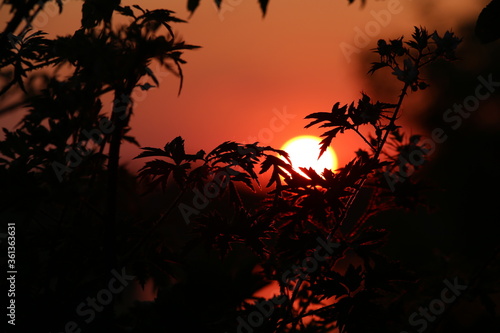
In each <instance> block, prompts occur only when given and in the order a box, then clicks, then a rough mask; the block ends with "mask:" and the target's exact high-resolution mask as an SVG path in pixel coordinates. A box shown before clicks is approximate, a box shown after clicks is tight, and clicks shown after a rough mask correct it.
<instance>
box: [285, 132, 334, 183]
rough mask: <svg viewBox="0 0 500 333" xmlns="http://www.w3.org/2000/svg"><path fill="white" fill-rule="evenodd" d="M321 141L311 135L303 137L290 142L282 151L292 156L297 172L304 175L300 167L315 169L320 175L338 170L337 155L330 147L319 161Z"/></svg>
mask: <svg viewBox="0 0 500 333" xmlns="http://www.w3.org/2000/svg"><path fill="white" fill-rule="evenodd" d="M320 142H321V139H320V138H318V137H316V136H311V135H301V136H297V137H295V138H293V139H290V140H288V141H287V142H286V143H285V144H284V145H283V147H282V148H281V149H282V150H284V151H286V152H287V153H288V154H289V155H290V160H291V161H292V165H293V166H294V168H295V170H297V171H298V172H300V173H301V174H304V173H303V172H301V171H300V170H299V167H304V168H313V169H314V170H315V171H316V172H317V173H318V174H321V173H322V172H323V170H324V169H325V168H326V169H330V170H336V169H337V168H338V160H337V154H335V151H334V150H333V148H331V147H328V148H327V150H326V151H325V153H324V154H323V155H322V156H321V158H320V159H318V156H319V151H320V146H319V144H320Z"/></svg>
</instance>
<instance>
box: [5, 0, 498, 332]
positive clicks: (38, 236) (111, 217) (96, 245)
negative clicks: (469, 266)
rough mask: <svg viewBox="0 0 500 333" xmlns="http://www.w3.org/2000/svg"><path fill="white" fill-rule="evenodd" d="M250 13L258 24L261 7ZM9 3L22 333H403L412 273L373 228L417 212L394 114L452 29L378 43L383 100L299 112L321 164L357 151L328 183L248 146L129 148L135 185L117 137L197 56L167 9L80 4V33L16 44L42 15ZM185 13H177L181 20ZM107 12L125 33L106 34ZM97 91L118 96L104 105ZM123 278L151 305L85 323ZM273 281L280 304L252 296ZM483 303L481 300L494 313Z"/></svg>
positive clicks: (419, 150)
mask: <svg viewBox="0 0 500 333" xmlns="http://www.w3.org/2000/svg"><path fill="white" fill-rule="evenodd" d="M349 2H350V3H352V2H353V1H352V0H351V1H349ZM58 3H59V5H60V6H62V3H61V2H58ZM259 3H260V5H261V8H262V11H263V13H264V14H265V11H266V8H267V3H268V1H259ZM362 3H364V1H362ZM11 4H12V9H13V10H12V15H13V19H12V20H13V21H11V22H14V23H12V24H9V25H8V27H7V29H6V31H5V32H4V33H3V34H2V37H1V41H2V43H3V46H5V47H4V50H5V52H3V53H2V54H1V58H0V69H2V70H3V71H10V72H9V74H6V75H5V77H7V78H8V79H7V81H6V83H5V84H4V85H3V88H2V90H1V94H6V93H7V91H9V90H11V89H15V87H16V86H19V87H20V88H21V90H23V91H24V92H25V93H26V94H27V95H26V96H27V98H26V101H25V103H24V104H23V105H24V106H26V107H27V108H28V110H27V113H26V115H25V117H24V118H23V119H22V121H21V123H20V126H19V127H18V128H17V129H14V130H8V129H3V130H4V133H5V138H4V139H3V140H2V141H0V182H1V183H0V209H1V214H2V215H3V217H5V219H9V220H10V219H15V221H17V222H16V223H17V225H18V230H17V234H18V237H19V240H20V242H19V244H20V245H19V257H20V258H22V259H23V260H19V262H20V264H19V265H21V267H20V268H19V271H21V272H23V277H22V279H20V281H19V290H22V293H21V292H20V296H19V298H20V299H22V301H23V304H25V305H24V307H23V308H20V310H22V312H20V313H19V317H18V323H19V326H21V327H22V328H23V329H25V331H33V330H35V329H36V330H38V331H61V330H65V329H66V330H67V324H68V322H71V321H74V322H75V325H77V328H78V329H81V330H82V331H89V332H165V331H169V332H228V331H231V332H236V331H241V330H243V329H245V330H247V331H250V330H252V331H253V332H316V333H319V332H325V333H326V332H331V331H332V330H333V329H338V331H339V332H345V333H356V332H363V333H366V332H392V331H400V330H402V329H406V326H407V324H406V322H407V318H408V316H407V314H406V310H408V308H409V307H410V306H411V307H413V306H414V301H413V300H411V299H408V298H407V297H405V294H406V293H407V292H408V291H410V290H415V289H416V288H417V287H416V283H415V282H417V277H416V276H415V274H413V273H412V272H408V271H407V270H406V269H404V268H403V267H401V265H400V263H398V262H397V261H395V260H393V259H391V258H390V257H388V256H387V255H385V254H384V252H383V247H384V246H385V244H386V240H387V238H388V237H390V232H389V230H388V229H387V228H381V227H374V226H373V225H371V224H370V223H368V222H369V221H370V220H371V219H373V218H376V217H378V218H380V216H382V217H383V216H384V214H386V213H388V212H391V211H393V210H395V209H401V208H403V209H406V210H408V211H416V210H417V209H419V208H420V206H423V205H425V201H423V200H422V192H423V191H424V190H426V189H427V185H426V184H424V183H423V182H420V181H416V180H414V179H413V177H412V174H413V173H414V172H415V171H416V170H417V169H419V168H420V167H421V166H422V165H423V163H424V162H425V161H426V159H427V153H428V151H429V147H427V146H426V144H425V142H424V141H423V140H422V137H421V136H419V135H411V136H408V135H406V134H405V133H403V131H402V130H401V127H400V125H399V123H398V119H399V117H400V115H401V110H402V105H403V102H404V100H405V98H406V96H407V95H408V94H410V93H412V92H419V91H421V90H424V89H425V88H426V87H427V86H428V83H426V82H425V81H424V80H423V79H422V75H421V73H422V69H423V67H424V66H426V65H429V64H432V63H435V62H438V61H452V60H455V59H456V56H455V50H456V48H457V46H458V44H459V43H460V42H461V40H460V39H459V38H457V37H456V36H455V35H454V34H453V33H451V32H445V33H444V35H442V36H441V35H439V34H438V33H437V32H434V33H432V34H429V33H428V31H427V30H426V29H424V28H418V27H415V30H414V33H413V34H412V36H411V38H410V39H408V40H407V39H405V38H404V37H401V38H397V39H391V40H388V41H386V40H379V41H378V43H377V47H376V48H375V49H374V51H375V53H376V54H378V56H379V58H380V59H379V61H377V62H374V63H372V66H371V69H370V70H369V73H371V74H374V73H375V72H378V71H379V70H385V69H388V70H390V71H391V73H392V74H393V76H394V77H395V79H396V80H398V81H400V82H401V85H402V88H401V91H400V94H399V96H396V100H395V101H391V102H380V101H376V102H375V100H374V99H373V98H372V97H370V96H369V95H368V94H366V93H362V94H361V98H360V99H359V100H358V101H353V102H352V103H350V104H346V105H342V106H341V104H340V103H339V102H336V103H335V104H334V105H333V107H332V108H331V111H329V112H315V113H312V114H309V115H307V116H306V117H305V118H306V119H308V120H309V123H308V124H307V125H305V127H306V128H309V127H312V126H316V125H317V126H319V127H320V128H324V129H325V130H326V131H325V132H324V133H323V134H322V137H323V140H322V142H321V145H320V155H321V154H322V153H323V152H324V151H325V150H326V148H327V147H328V146H329V145H330V144H331V143H332V141H333V140H334V139H335V137H336V136H338V135H340V134H342V133H344V132H346V131H353V132H355V133H356V134H357V135H359V136H360V138H361V139H362V140H363V142H364V143H365V144H366V146H367V149H359V150H358V151H357V153H356V157H355V158H354V159H352V160H351V161H350V162H348V163H347V164H346V165H344V166H343V167H342V168H340V169H339V170H329V169H325V170H324V171H323V172H319V173H318V172H317V171H315V170H313V169H311V168H309V169H307V168H301V171H302V172H303V174H302V173H299V172H298V171H297V170H295V169H294V168H293V165H291V162H290V160H289V158H288V155H287V153H286V152H284V151H282V150H279V149H275V148H273V147H270V146H262V145H260V144H259V143H258V142H255V143H251V144H241V143H237V142H233V141H226V142H223V143H221V144H220V145H218V146H217V147H215V148H213V149H212V150H210V151H208V153H207V152H205V151H204V150H198V151H195V152H186V149H185V146H184V140H183V139H182V137H176V138H174V139H173V140H171V141H169V142H167V143H166V144H165V145H164V146H163V148H156V147H143V148H141V150H142V152H140V153H138V155H137V157H136V159H148V160H147V161H146V162H145V163H144V166H143V167H142V168H141V169H140V170H139V172H138V175H137V177H134V176H132V175H130V174H129V173H128V172H127V171H126V170H124V169H123V168H121V167H120V165H119V155H120V147H121V145H122V143H123V142H125V141H128V142H130V143H133V144H135V145H137V146H140V145H139V144H138V142H137V141H136V140H135V138H133V137H132V136H130V135H129V134H128V133H129V131H130V129H131V127H130V119H131V116H132V115H133V112H134V101H133V98H132V92H133V91H134V89H142V90H148V89H151V88H153V87H156V86H158V85H159V83H160V82H159V81H158V79H157V78H156V76H155V73H154V72H153V71H152V70H151V69H150V64H151V62H152V61H157V62H158V63H160V64H161V65H162V66H163V67H165V68H166V69H168V70H169V71H170V72H172V73H174V74H175V75H177V76H178V77H179V78H180V82H181V84H180V88H181V87H182V80H183V73H182V66H183V65H184V64H185V61H184V60H183V58H182V55H183V52H184V51H186V50H193V49H196V48H197V46H194V45H190V44H186V43H185V42H183V41H180V40H178V39H177V36H176V35H175V34H174V32H173V29H172V27H171V24H174V23H182V22H184V21H183V20H181V19H178V18H177V17H176V16H175V15H174V13H173V12H172V11H169V10H164V9H157V10H151V11H150V10H147V9H143V8H142V7H140V6H138V5H134V6H131V7H130V6H121V5H120V1H106V2H100V1H85V2H84V3H83V5H82V21H81V22H82V27H81V28H80V29H79V30H77V31H76V32H75V33H74V34H73V35H71V36H65V37H58V38H56V39H53V40H51V39H47V38H46V35H45V34H44V33H43V32H39V31H37V32H32V31H31V30H30V29H29V28H24V29H21V33H19V34H17V35H15V34H14V32H15V31H16V29H17V28H18V27H19V22H18V23H16V22H17V21H15V20H14V19H15V18H16V17H17V16H18V15H19V14H18V13H24V14H23V15H26V13H27V11H28V12H30V13H31V9H33V8H34V7H36V6H41V5H43V3H42V2H39V3H36V4H35V3H31V2H27V3H25V2H22V3H20V4H18V5H16V4H13V3H11ZM198 4H199V1H188V8H189V10H190V11H194V10H195V9H196V7H197V6H198ZM216 4H217V5H221V1H216ZM28 9H29V10H28ZM113 15H121V16H123V17H125V18H126V19H128V21H127V23H125V24H124V25H123V26H119V27H115V26H113V25H112V24H111V21H112V18H113ZM49 66H50V67H49ZM62 66H67V68H70V70H71V73H70V74H71V75H70V76H69V77H68V78H65V79H61V78H58V77H57V76H56V75H51V76H50V79H49V80H48V81H47V82H46V86H44V88H43V89H42V90H41V91H40V93H38V94H33V95H29V94H28V90H29V89H26V80H28V78H29V76H30V75H31V72H32V71H34V70H35V69H38V68H42V67H46V68H51V69H52V70H54V71H57V70H60V69H61V68H62ZM179 92H180V89H179ZM1 94H0V95H1ZM104 96H110V97H112V99H113V104H112V106H111V107H110V108H108V109H107V108H106V106H105V105H104V104H103V102H102V100H103V98H104ZM108 114H110V116H107V115H108ZM416 156H418V157H419V159H418V163H415V157H416ZM263 174H267V175H268V176H269V181H268V182H267V184H265V185H261V184H260V181H261V179H262V178H261V175H263ZM137 179H138V180H140V181H141V183H139V182H136V180H137ZM142 184H145V186H143V185H142ZM157 188H159V189H161V191H156V189H157ZM258 189H261V190H264V191H266V192H267V193H265V194H264V195H263V196H262V197H259V198H258V200H256V199H254V198H252V196H251V195H249V194H248V193H247V191H250V192H252V191H253V192H256V191H257V190H258ZM367 193H368V196H369V197H370V200H363V196H364V195H366V194H367ZM255 201H257V202H255ZM153 203H154V204H153ZM353 216H354V220H355V221H354V223H351V224H349V223H347V222H348V221H349V219H350V218H351V219H352V218H353ZM2 222H3V221H2ZM28 259H29V260H28ZM492 259H495V256H493V258H492ZM124 271H126V272H128V274H133V277H132V278H130V280H131V281H132V280H133V281H134V283H137V285H139V286H142V288H143V289H144V288H145V286H146V285H147V284H148V283H151V282H152V283H153V284H154V285H155V287H157V290H156V292H155V293H154V301H150V302H139V301H137V300H136V299H133V297H132V300H133V301H136V302H135V303H134V305H133V306H129V307H127V306H126V303H127V300H126V299H125V298H126V297H125V296H123V295H120V293H121V292H117V293H115V295H114V298H112V300H110V302H108V304H106V305H105V306H102V307H101V310H98V309H99V308H95V307H94V308H93V309H94V310H95V311H93V312H92V311H91V307H90V305H89V303H87V304H86V303H85V302H89V301H88V300H89V298H91V297H94V296H95V295H97V296H95V297H97V298H98V299H99V297H100V296H99V295H101V296H102V295H103V293H102V291H103V290H106V288H108V289H111V286H112V285H111V284H110V281H116V275H115V274H117V273H116V272H124ZM123 276H127V275H126V274H123ZM112 278H114V279H115V280H111V279H112ZM122 279H124V278H123V277H122ZM475 279H476V280H477V279H478V278H477V277H475ZM131 281H130V284H132V282H131ZM474 281H475V280H474ZM122 282H123V281H122ZM270 284H274V285H275V286H277V289H276V290H279V295H276V294H275V295H273V296H271V297H269V298H267V299H266V298H262V297H255V296H254V295H255V293H256V292H257V291H258V290H259V289H261V288H262V287H264V286H267V285H270ZM125 286H126V285H125ZM471 286H472V285H471ZM113 288H116V286H113ZM130 289H132V286H129V287H128V290H130ZM113 293H114V292H113ZM493 293H494V290H491V291H490V290H488V291H482V292H481V293H480V295H481V296H480V297H481V302H482V304H483V305H484V307H485V308H486V310H487V311H488V312H489V313H490V314H492V313H494V310H495V304H494V301H493V300H492V298H491V296H490V294H493ZM91 300H92V299H91ZM82 304H83V307H82ZM94 304H95V298H94ZM86 305H87V308H85V306H86ZM120 306H122V307H126V309H125V310H123V309H122V310H120ZM83 309H86V311H82V310H83ZM75 311H76V314H77V315H78V317H76V316H75ZM48 318H49V319H48ZM256 318H257V319H256ZM249 323H250V324H249ZM449 327H453V326H452V325H450V326H446V327H445V328H444V329H445V330H446V329H448V328H449Z"/></svg>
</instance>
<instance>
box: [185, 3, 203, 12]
mask: <svg viewBox="0 0 500 333" xmlns="http://www.w3.org/2000/svg"><path fill="white" fill-rule="evenodd" d="M199 5H200V0H188V3H187V9H188V10H189V11H190V12H192V13H193V12H194V11H195V10H196V8H198V6H199Z"/></svg>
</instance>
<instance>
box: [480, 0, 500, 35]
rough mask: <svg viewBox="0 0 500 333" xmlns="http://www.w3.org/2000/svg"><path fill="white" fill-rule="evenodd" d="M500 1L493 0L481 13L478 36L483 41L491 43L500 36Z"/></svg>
mask: <svg viewBox="0 0 500 333" xmlns="http://www.w3.org/2000/svg"><path fill="white" fill-rule="evenodd" d="M499 18H500V1H498V0H492V1H491V2H490V3H489V4H488V5H487V6H486V7H485V8H484V9H483V10H482V11H481V13H480V14H479V17H478V18H477V22H476V30H475V33H476V36H477V38H478V39H479V40H480V41H481V43H484V44H486V43H491V42H493V41H495V40H497V39H498V38H500V23H499Z"/></svg>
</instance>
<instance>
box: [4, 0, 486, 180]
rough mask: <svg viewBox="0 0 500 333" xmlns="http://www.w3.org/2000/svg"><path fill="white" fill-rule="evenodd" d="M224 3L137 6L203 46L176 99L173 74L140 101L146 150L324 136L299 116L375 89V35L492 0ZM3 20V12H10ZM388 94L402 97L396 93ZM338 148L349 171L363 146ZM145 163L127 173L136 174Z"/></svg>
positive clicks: (444, 19) (453, 23) (53, 23)
mask: <svg viewBox="0 0 500 333" xmlns="http://www.w3.org/2000/svg"><path fill="white" fill-rule="evenodd" d="M138 2H139V1H122V4H123V5H131V4H134V3H138ZM224 2H225V3H226V5H225V6H223V9H222V11H217V9H216V7H215V5H214V3H213V1H212V0H203V1H201V5H200V7H199V8H198V9H197V11H196V12H195V14H194V15H193V16H192V17H191V18H189V13H188V12H187V10H186V0H175V1H174V0H171V1H165V0H163V1H159V0H147V1H140V5H141V6H142V7H143V8H148V9H154V8H166V9H171V10H174V11H175V12H176V13H177V16H178V17H180V18H183V19H186V20H188V21H189V23H187V24H177V25H175V27H174V28H175V31H176V32H177V33H178V34H179V35H180V36H182V38H183V39H184V40H186V41H187V42H188V43H191V44H196V45H200V46H202V47H203V48H202V49H199V50H195V51H188V52H186V54H185V56H184V58H185V60H187V62H188V63H187V64H186V65H185V66H184V67H183V68H184V74H185V82H184V88H183V91H182V94H181V95H180V96H179V97H178V96H177V90H178V83H179V81H178V79H177V78H175V77H174V76H172V75H169V76H165V77H164V78H163V80H162V81H161V86H160V88H159V89H150V90H149V91H147V92H140V93H141V94H140V95H139V94H137V95H136V96H135V97H136V98H135V99H136V103H135V105H136V106H135V116H134V117H133V118H132V121H131V127H132V128H133V132H132V134H133V135H135V136H136V138H137V140H138V141H139V142H140V144H141V145H142V146H163V145H164V144H165V143H166V142H167V141H170V140H172V139H173V138H175V137H176V136H179V135H180V136H182V137H183V138H184V139H185V140H186V146H187V148H188V150H192V151H195V150H196V151H197V150H199V149H204V150H205V151H208V150H210V149H212V148H213V147H215V146H216V145H217V144H219V143H221V142H223V141H226V140H235V141H239V142H250V141H253V140H258V141H261V143H262V144H263V145H271V146H273V147H276V148H280V147H281V145H282V144H283V143H285V142H286V141H287V140H288V139H290V138H291V137H294V136H297V135H302V134H310V135H317V134H320V133H321V131H319V130H317V129H308V130H304V129H303V127H304V126H305V125H306V124H307V122H306V121H305V120H304V119H303V118H304V117H305V116H306V115H307V114H309V113H312V112H318V111H329V110H330V109H331V106H332V105H333V104H334V103H335V102H337V101H339V102H341V103H350V102H351V101H353V100H357V99H358V98H359V97H360V92H361V91H365V92H368V93H370V90H369V89H368V87H367V86H366V84H365V83H366V81H365V80H366V79H367V78H366V77H365V76H364V74H363V73H366V71H367V70H368V68H369V64H368V63H360V62H359V60H360V59H361V58H362V57H363V54H364V53H366V52H369V50H370V49H371V48H373V47H375V45H376V42H377V40H378V39H380V38H396V37H399V36H401V35H403V34H405V35H409V34H410V33H411V31H412V30H413V26H415V25H417V26H420V25H422V26H425V27H427V29H428V30H430V31H433V30H435V29H437V30H438V31H444V30H446V29H454V30H457V29H458V27H459V24H460V23H461V22H464V21H466V20H472V19H473V18H475V17H477V15H478V13H479V12H480V10H481V8H482V7H484V5H485V4H486V3H488V0H484V1H476V0H464V1H457V0H441V1H431V0H413V1H412V0H400V1H397V0H384V1H380V0H368V1H367V4H366V6H365V7H364V8H361V7H360V0H357V1H356V3H355V4H353V5H350V6H349V5H348V4H347V0H335V1H332V0H315V1H305V0H271V1H270V4H269V8H268V13H267V16H266V17H265V18H264V19H263V18H262V15H261V13H260V8H259V6H258V3H257V1H256V0H232V1H229V0H226V1H224ZM389 9H392V10H393V11H394V12H397V13H396V14H390V16H389V17H387V19H386V21H384V22H382V23H383V24H381V23H377V21H376V19H375V18H374V16H373V13H379V14H380V13H381V11H385V12H386V13H387V11H388V10H389ZM80 10H81V1H69V2H67V3H66V6H65V8H64V12H63V15H62V16H58V15H55V13H54V14H51V13H50V11H49V10H48V11H47V13H46V16H45V17H43V16H42V17H40V18H39V19H38V22H35V25H38V26H39V27H40V28H41V29H42V30H45V31H47V32H50V33H51V34H54V35H67V34H70V33H73V32H74V30H76V29H78V28H79V25H80V22H79V20H80ZM1 15H2V17H5V16H6V11H5V9H2V13H1ZM0 22H5V19H4V18H2V19H1V21H0ZM383 25H385V26H383ZM377 27H378V28H377ZM366 29H373V30H371V32H372V37H369V38H368V45H367V46H364V47H361V48H358V50H359V51H360V52H361V53H359V54H353V55H352V57H349V58H348V57H346V56H345V54H344V53H343V52H342V49H341V45H344V46H345V45H351V46H352V47H356V35H357V34H358V33H357V32H356V31H359V30H363V31H364V30H366ZM377 29H378V30H380V31H377ZM342 43H344V44H342ZM357 45H359V43H358V44H357ZM155 68H156V66H154V65H153V66H152V69H153V70H155ZM161 76H162V75H161V74H160V77H161ZM388 93H389V94H393V95H394V96H396V95H397V93H398V91H397V90H395V91H388ZM374 99H377V96H374ZM384 101H385V100H384ZM107 102H108V106H110V103H111V102H110V100H108V101H107ZM386 102H391V101H390V100H388V101H386ZM285 114H288V115H289V116H288V117H284V116H283V115H285ZM280 115H281V116H280ZM21 116H22V114H21V113H17V114H11V115H9V116H7V117H3V118H0V123H1V124H0V127H7V128H9V129H12V127H13V125H14V124H15V123H16V122H17V121H18V120H19V118H20V117H21ZM292 116H294V117H293V118H292ZM280 117H281V118H280ZM415 126H416V125H415ZM417 128H418V126H417ZM333 146H334V149H335V150H336V151H337V154H338V156H339V159H340V164H341V165H343V164H344V163H346V162H347V161H348V160H349V159H350V158H351V157H352V156H353V152H354V151H355V150H357V148H358V147H360V146H362V142H361V141H360V140H358V139H357V138H356V137H354V136H350V135H344V136H341V137H339V139H338V140H334V145H333ZM138 153H139V149H138V148H137V147H134V146H130V145H125V146H124V148H123V153H122V162H127V161H130V160H131V158H133V157H134V156H136V155H137V154H138ZM142 163H143V162H142V161H141V162H133V164H131V167H132V169H133V170H136V169H137V168H138V167H140V164H142Z"/></svg>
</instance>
